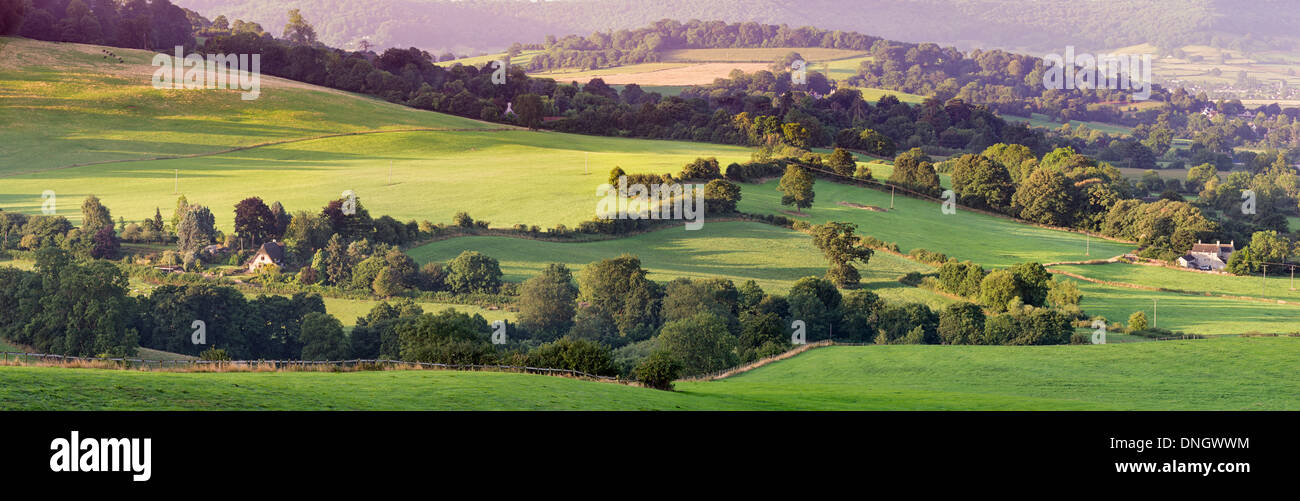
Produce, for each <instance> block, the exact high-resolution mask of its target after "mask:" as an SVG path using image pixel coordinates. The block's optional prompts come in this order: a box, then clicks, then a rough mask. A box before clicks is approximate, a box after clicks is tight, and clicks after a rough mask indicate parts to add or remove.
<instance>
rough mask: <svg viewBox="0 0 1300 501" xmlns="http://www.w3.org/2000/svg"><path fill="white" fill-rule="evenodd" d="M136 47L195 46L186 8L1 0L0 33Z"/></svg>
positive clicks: (140, 1)
mask: <svg viewBox="0 0 1300 501" xmlns="http://www.w3.org/2000/svg"><path fill="white" fill-rule="evenodd" d="M15 34H16V35H21V36H24V37H27V38H32V39H36V40H49V41H54V42H77V43H90V44H103V45H112V46H115V47H128V48H133V49H171V48H172V47H175V46H177V45H180V46H184V47H186V48H192V47H194V46H195V41H194V35H193V33H192V27H191V25H190V19H189V14H188V11H186V10H185V9H182V8H180V7H177V6H176V5H174V4H172V3H171V2H170V1H169V0H125V1H121V2H118V1H114V0H3V1H0V35H15Z"/></svg>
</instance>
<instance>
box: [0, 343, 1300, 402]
mask: <svg viewBox="0 0 1300 501" xmlns="http://www.w3.org/2000/svg"><path fill="white" fill-rule="evenodd" d="M1297 364H1300V339H1294V338H1222V339H1209V340H1194V341H1165V342H1151V343H1124V344H1110V345H1096V346H1094V345H1076V346H1069V345H1067V346H915V345H913V346H906V345H904V346H861V347H831V348H820V349H815V350H811V351H808V352H806V353H803V354H801V355H798V356H796V357H793V358H790V359H787V360H784V361H780V362H776V363H773V364H770V365H767V366H765V367H761V368H759V369H756V370H753V371H750V372H748V373H745V374H742V375H739V376H735V377H732V378H728V379H724V380H721V381H712V382H679V383H677V389H678V391H676V392H664V391H658V390H650V389H645V388H635V387H629V386H623V385H618V384H613V383H599V382H589V381H579V380H573V379H564V378H558V377H552V376H539V375H527V374H508V373H494V372H454V371H382V372H356V373H319V372H280V373H213V374H197V373H163V372H137V371H121V370H102V369H62V368H45V367H0V409H6V410H9V409H13V410H17V409H24V410H109V409H115V410H116V409H120V410H133V409H139V410H143V409H150V410H172V409H195V410H416V409H421V410H438V409H441V410H540V409H552V410H564V409H581V410H633V409H663V410H742V409H744V410H799V409H826V410H1083V409H1086V410H1295V409H1300V397H1297V395H1300V381H1297V380H1296V378H1294V377H1293V373H1294V368H1295V367H1296V365H1297Z"/></svg>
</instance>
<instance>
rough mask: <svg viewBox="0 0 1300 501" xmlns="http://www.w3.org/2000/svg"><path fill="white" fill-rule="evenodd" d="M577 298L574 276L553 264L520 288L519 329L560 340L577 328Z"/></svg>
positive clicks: (562, 266)
mask: <svg viewBox="0 0 1300 501" xmlns="http://www.w3.org/2000/svg"><path fill="white" fill-rule="evenodd" d="M577 297H578V287H577V286H575V285H574V284H573V273H571V272H570V271H569V268H568V267H566V266H564V265H563V264H558V263H552V264H550V265H548V266H547V267H546V269H545V270H542V273H541V274H539V275H537V276H535V277H532V278H529V279H528V280H525V281H524V283H523V284H521V285H520V286H519V302H518V303H517V304H518V306H519V326H520V327H523V328H524V329H525V330H527V331H528V332H530V333H532V334H533V335H534V336H535V337H540V338H542V339H557V338H559V337H560V336H562V335H563V334H564V333H565V332H568V331H569V328H570V327H572V326H573V314H574V311H575V308H576V304H575V303H574V300H575V299H576V298H577Z"/></svg>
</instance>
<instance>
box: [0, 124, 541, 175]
mask: <svg viewBox="0 0 1300 501" xmlns="http://www.w3.org/2000/svg"><path fill="white" fill-rule="evenodd" d="M522 130H528V129H523V128H519V127H489V128H481V129H470V128H450V127H418V128H411V129H383V130H361V131H353V132H339V133H334V134H324V135H319V136H310V137H298V138H290V139H282V140H277V141H267V142H264V143H257V144H250V145H246V146H238V147H235V148H228V149H225V150H220V151H210V152H205V153H191V154H188V155H163V156H156V157H143V158H120V159H117V160H100V161H97V162H84V163H79V164H70V165H61V166H58V167H50V168H47V169H36V170H28V171H20V172H13V173H9V174H4V175H0V178H6V177H17V176H25V175H28V174H39V173H42V172H49V171H56V170H64V169H75V168H77V167H89V166H92V165H106V164H118V163H126V162H153V161H157V160H181V159H186V158H202V157H210V156H216V155H225V154H227V153H236V152H240V151H246V150H252V149H257V148H265V147H267V146H280V145H284V144H292V143H301V142H304V141H315V140H318V139H334V138H339V137H348V136H363V135H368V134H386V133H391V132H511V131H522ZM535 132H537V131H535Z"/></svg>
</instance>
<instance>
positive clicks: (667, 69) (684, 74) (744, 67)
mask: <svg viewBox="0 0 1300 501" xmlns="http://www.w3.org/2000/svg"><path fill="white" fill-rule="evenodd" d="M765 69H767V65H766V64H763V63H726V62H723V63H645V64H634V65H629V66H617V67H613V68H602V69H598V70H590V71H577V72H557V73H545V74H542V73H539V74H537V76H542V77H547V78H554V79H555V80H556V81H557V82H570V81H577V82H580V83H587V82H588V81H590V80H591V79H593V78H596V77H599V78H600V79H601V80H604V81H605V83H607V84H610V85H627V84H633V83H634V84H637V85H644V86H687V85H704V84H711V83H713V81H714V80H716V79H719V78H727V77H729V76H730V75H731V73H732V72H733V71H736V70H740V71H743V72H745V73H753V72H755V71H759V70H765Z"/></svg>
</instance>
